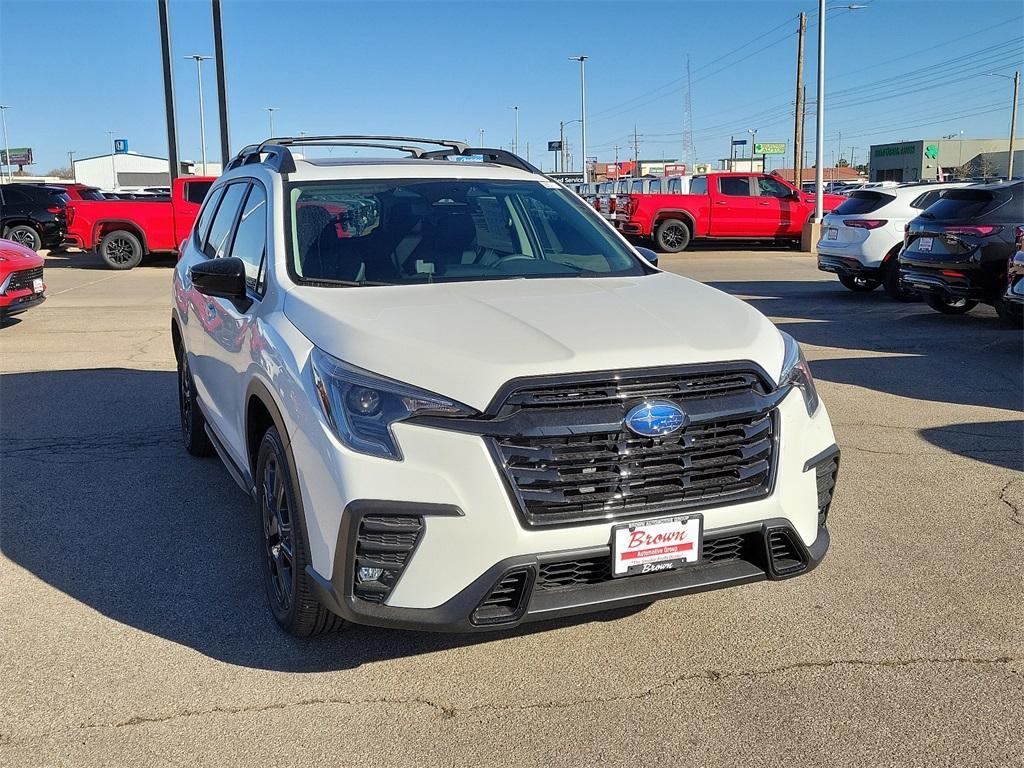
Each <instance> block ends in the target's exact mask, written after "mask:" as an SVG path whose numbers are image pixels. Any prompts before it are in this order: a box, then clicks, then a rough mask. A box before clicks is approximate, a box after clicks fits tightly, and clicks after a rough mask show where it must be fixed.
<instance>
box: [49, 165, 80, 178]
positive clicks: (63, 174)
mask: <svg viewBox="0 0 1024 768" xmlns="http://www.w3.org/2000/svg"><path fill="white" fill-rule="evenodd" d="M46 175H47V176H56V177H57V178H58V179H72V178H74V174H73V173H72V172H71V169H70V168H52V169H50V170H49V171H47V172H46Z"/></svg>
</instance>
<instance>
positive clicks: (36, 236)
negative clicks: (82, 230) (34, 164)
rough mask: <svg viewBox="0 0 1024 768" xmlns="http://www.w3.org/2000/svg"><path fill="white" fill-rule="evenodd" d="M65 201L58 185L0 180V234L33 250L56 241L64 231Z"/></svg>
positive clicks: (65, 226) (62, 237) (55, 243)
mask: <svg viewBox="0 0 1024 768" xmlns="http://www.w3.org/2000/svg"><path fill="white" fill-rule="evenodd" d="M67 203H68V194H67V192H65V191H64V189H62V188H61V187H48V186H44V185H40V184H0V237H4V238H6V239H8V240H13V241H14V242H16V243H20V244H21V245H24V246H25V247H26V248H31V249H32V250H33V251H38V250H40V249H42V248H54V247H56V246H58V245H60V244H61V242H62V241H63V240H64V233H65V232H66V231H67Z"/></svg>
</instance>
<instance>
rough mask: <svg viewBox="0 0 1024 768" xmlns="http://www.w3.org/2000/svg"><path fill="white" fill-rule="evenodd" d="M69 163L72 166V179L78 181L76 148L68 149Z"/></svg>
mask: <svg viewBox="0 0 1024 768" xmlns="http://www.w3.org/2000/svg"><path fill="white" fill-rule="evenodd" d="M68 165H69V166H70V167H71V180H72V181H73V182H75V183H76V184H77V183H78V176H77V175H76V174H75V150H73V149H69V150H68Z"/></svg>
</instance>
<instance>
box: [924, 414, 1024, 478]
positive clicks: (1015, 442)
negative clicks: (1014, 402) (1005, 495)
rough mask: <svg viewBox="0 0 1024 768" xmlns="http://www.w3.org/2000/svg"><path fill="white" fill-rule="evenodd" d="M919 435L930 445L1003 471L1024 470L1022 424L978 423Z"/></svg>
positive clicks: (1010, 422)
mask: <svg viewBox="0 0 1024 768" xmlns="http://www.w3.org/2000/svg"><path fill="white" fill-rule="evenodd" d="M919 434H920V435H921V437H923V438H924V439H925V440H927V441H928V442H929V443H931V444H932V445H935V446H937V447H939V448H942V449H943V450H946V451H949V452H950V453H956V454H959V455H960V456H970V457H971V458H972V459H975V460H976V461H983V462H985V463H986V464H992V465H993V466H996V467H1002V468H1003V469H1015V470H1017V471H1020V470H1022V469H1024V423H1022V422H1020V421H980V422H977V423H974V424H951V425H949V426H947V427H930V428H928V429H922V430H920V432H919Z"/></svg>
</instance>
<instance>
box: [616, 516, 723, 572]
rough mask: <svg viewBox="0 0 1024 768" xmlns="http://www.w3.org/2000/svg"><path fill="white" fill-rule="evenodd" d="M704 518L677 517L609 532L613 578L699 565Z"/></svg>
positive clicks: (646, 521) (618, 526) (641, 523)
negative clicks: (610, 535) (689, 564)
mask: <svg viewBox="0 0 1024 768" xmlns="http://www.w3.org/2000/svg"><path fill="white" fill-rule="evenodd" d="M703 533H704V518H703V517H702V516H701V515H679V516H677V517H663V518H661V519H659V520H644V521H642V522H637V523H625V524H623V525H617V526H615V527H614V528H612V575H613V576H636V575H638V574H642V573H657V572H658V571H668V570H672V569H674V568H679V567H680V566H683V565H686V564H687V563H696V562H699V561H700V549H701V537H702V536H703Z"/></svg>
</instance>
